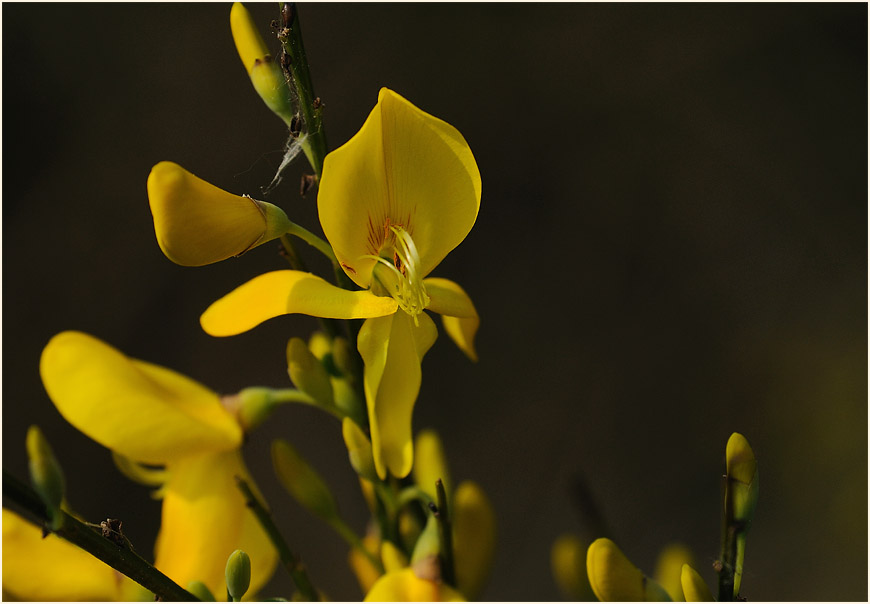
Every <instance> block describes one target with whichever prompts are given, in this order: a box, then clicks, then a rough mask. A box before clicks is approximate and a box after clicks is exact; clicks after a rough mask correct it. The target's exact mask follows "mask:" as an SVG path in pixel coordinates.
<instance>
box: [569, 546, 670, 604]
mask: <svg viewBox="0 0 870 604" xmlns="http://www.w3.org/2000/svg"><path fill="white" fill-rule="evenodd" d="M586 572H587V574H588V575H589V584H590V585H591V586H592V591H594V592H595V595H596V596H597V597H598V599H599V600H601V601H602V602H626V601H628V602H669V601H670V598H669V597H668V592H666V591H665V590H664V588H663V587H662V586H661V585H659V584H658V583H656V582H655V581H653V580H652V579H649V578H647V577H645V576H644V574H643V573H642V572H640V570H638V569H637V567H636V566H634V565H633V564H632V563H631V562H630V561H629V560H628V558H626V557H625V554H623V553H622V552H621V551H620V549H619V548H618V547H616V544H615V543H614V542H613V541H611V540H610V539H603V538H602V539H596V540H595V541H593V542H592V545H590V546H589V550H588V551H587V552H586Z"/></svg>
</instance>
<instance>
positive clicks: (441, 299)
mask: <svg viewBox="0 0 870 604" xmlns="http://www.w3.org/2000/svg"><path fill="white" fill-rule="evenodd" d="M423 284H424V285H425V286H426V292H427V293H428V294H429V306H428V309H429V310H431V311H433V312H437V313H439V314H440V315H441V320H442V322H443V325H444V331H446V332H447V335H448V336H450V339H451V340H453V341H454V342H456V345H457V346H459V349H460V350H462V352H464V353H465V354H466V355H467V356H468V358H470V359H471V360H472V361H477V351H475V349H474V336H475V334H477V328H478V327H480V317H478V315H477V310H476V309H475V308H474V304H473V303H472V302H471V298H469V297H468V294H466V293H465V290H464V289H462V288H461V287H459V285H457V284H456V283H454V282H453V281H450V280H449V279H441V278H438V277H430V278H429V279H424V280H423Z"/></svg>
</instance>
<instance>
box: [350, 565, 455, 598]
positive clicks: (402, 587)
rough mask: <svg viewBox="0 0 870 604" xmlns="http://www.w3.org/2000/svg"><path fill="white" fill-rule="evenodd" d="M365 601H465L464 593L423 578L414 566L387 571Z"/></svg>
mask: <svg viewBox="0 0 870 604" xmlns="http://www.w3.org/2000/svg"><path fill="white" fill-rule="evenodd" d="M363 601H364V602H465V598H464V597H462V594H460V593H459V592H457V591H456V590H455V589H453V588H452V587H450V586H449V585H447V584H445V583H436V582H435V581H430V580H429V579H421V578H420V577H418V576H417V575H415V574H414V569H413V568H410V567H409V568H403V569H401V570H395V571H393V572H390V573H387V574H385V575H384V576H382V577H381V578H380V579H378V580H377V581H376V582H375V584H374V585H373V586H372V588H371V590H369V593H368V594H366V597H365V600H363Z"/></svg>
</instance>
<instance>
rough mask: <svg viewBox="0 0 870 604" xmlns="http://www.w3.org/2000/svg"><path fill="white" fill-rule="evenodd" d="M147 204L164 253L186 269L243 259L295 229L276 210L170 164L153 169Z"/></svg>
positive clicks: (274, 207)
mask: <svg viewBox="0 0 870 604" xmlns="http://www.w3.org/2000/svg"><path fill="white" fill-rule="evenodd" d="M148 200H149V202H150V203H151V214H152V215H153V216H154V232H155V233H156V234H157V243H158V244H159V245H160V249H161V250H163V253H164V254H166V257H167V258H169V259H170V260H172V261H173V262H175V263H177V264H181V265H184V266H202V265H204V264H211V263H212V262H218V261H220V260H226V259H227V258H230V257H231V256H238V255H239V254H242V253H244V252H246V251H248V250H249V249H251V248H252V247H255V246H258V245H260V244H261V243H266V242H267V241H271V240H273V239H275V238H277V237H280V236H281V235H283V234H284V233H286V232H287V231H288V230H289V228H290V226H291V225H290V221H289V220H288V218H287V215H286V214H284V212H283V211H282V210H281V209H280V208H278V207H277V206H274V205H272V204H271V203H267V202H265V201H257V200H255V199H251V198H250V197H240V196H238V195H233V194H232V193H227V192H226V191H224V190H222V189H219V188H217V187H216V186H214V185H212V184H210V183H207V182H206V181H204V180H202V179H201V178H198V177H196V176H194V175H193V174H191V173H190V172H188V171H187V170H185V169H184V168H182V167H181V166H179V165H178V164H176V163H173V162H169V161H163V162H160V163H159V164H157V165H156V166H154V167H153V168H152V169H151V174H149V176H148Z"/></svg>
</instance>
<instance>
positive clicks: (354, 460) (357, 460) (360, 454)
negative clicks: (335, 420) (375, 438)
mask: <svg viewBox="0 0 870 604" xmlns="http://www.w3.org/2000/svg"><path fill="white" fill-rule="evenodd" d="M341 435H342V436H343V437H344V444H345V446H346V447H347V456H348V458H349V459H350V465H351V466H353V469H354V470H355V471H356V473H357V474H359V475H360V477H362V478H366V479H368V480H377V478H378V475H377V473H376V472H375V460H374V457H372V443H371V441H369V439H368V437H366V435H365V433H364V432H363V431H362V429H361V428H360V427H359V426H358V425H357V424H356V422H355V421H353V420H352V419H350V418H349V417H346V418H344V420H342V422H341Z"/></svg>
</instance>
